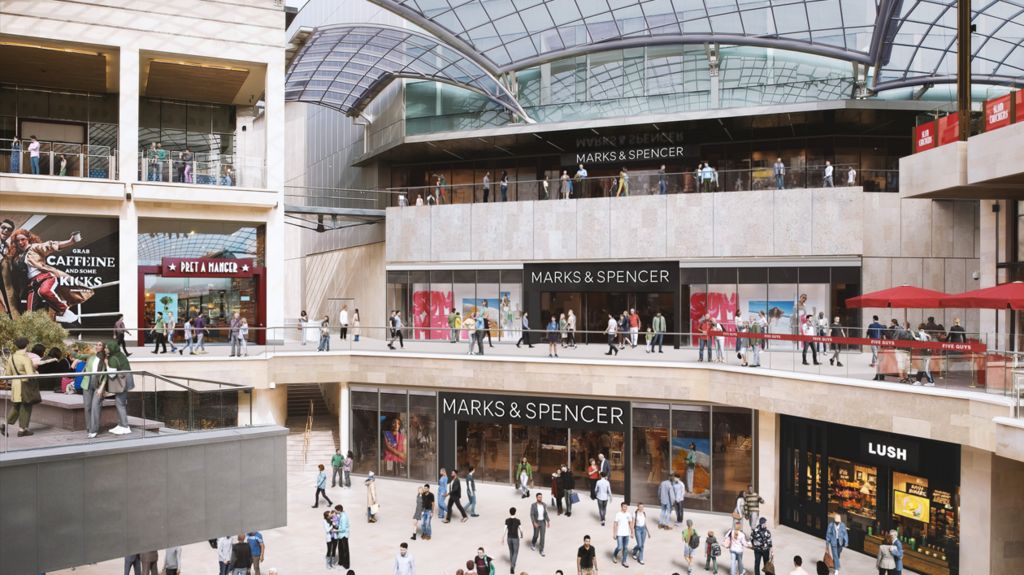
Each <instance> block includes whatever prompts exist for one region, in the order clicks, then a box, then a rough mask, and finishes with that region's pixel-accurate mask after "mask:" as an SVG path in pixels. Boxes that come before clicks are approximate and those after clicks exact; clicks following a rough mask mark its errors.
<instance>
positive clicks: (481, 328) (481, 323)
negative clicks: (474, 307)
mask: <svg viewBox="0 0 1024 575" xmlns="http://www.w3.org/2000/svg"><path fill="white" fill-rule="evenodd" d="M475 322H476V324H475V325H474V326H473V327H474V328H475V329H476V346H477V350H478V352H479V355H483V354H484V337H486V335H487V320H486V319H484V314H483V312H479V311H478V312H476V318H475ZM491 347H494V346H493V345H492V346H491Z"/></svg>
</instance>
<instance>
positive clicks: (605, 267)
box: [523, 262, 679, 292]
mask: <svg viewBox="0 0 1024 575" xmlns="http://www.w3.org/2000/svg"><path fill="white" fill-rule="evenodd" d="M523 273H524V275H525V283H526V284H527V285H528V286H529V289H533V290H540V291H622V290H635V291H646V292H674V291H675V290H676V289H677V288H678V284H679V263H678V262H630V263H625V264H623V263H615V262H612V263H583V264H527V265H524V266H523Z"/></svg>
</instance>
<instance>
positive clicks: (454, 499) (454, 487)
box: [444, 469, 469, 523]
mask: <svg viewBox="0 0 1024 575" xmlns="http://www.w3.org/2000/svg"><path fill="white" fill-rule="evenodd" d="M460 499H462V481H461V480H459V470H458V469H452V473H451V478H450V479H449V481H448V513H446V514H445V519H444V522H445V523H451V522H452V506H453V505H454V506H455V507H458V509H459V513H461V514H462V522H463V523H465V522H466V521H467V520H468V519H469V518H468V517H466V510H465V509H463V508H462V501H460Z"/></svg>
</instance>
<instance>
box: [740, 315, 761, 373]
mask: <svg viewBox="0 0 1024 575" xmlns="http://www.w3.org/2000/svg"><path fill="white" fill-rule="evenodd" d="M747 331H748V332H749V334H750V336H749V337H748V339H747V353H749V354H750V357H748V358H745V362H746V364H747V365H748V366H750V367H761V344H762V342H763V341H764V340H763V339H762V338H760V337H758V336H759V335H761V334H762V333H764V327H763V326H762V324H761V320H760V318H759V317H758V316H757V315H756V314H750V321H749V322H748V323H747Z"/></svg>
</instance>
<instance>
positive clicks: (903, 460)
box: [860, 433, 920, 471]
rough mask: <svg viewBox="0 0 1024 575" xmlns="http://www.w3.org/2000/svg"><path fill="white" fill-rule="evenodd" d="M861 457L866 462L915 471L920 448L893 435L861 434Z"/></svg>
mask: <svg viewBox="0 0 1024 575" xmlns="http://www.w3.org/2000/svg"><path fill="white" fill-rule="evenodd" d="M860 455H861V458H863V459H864V461H865V462H871V463H875V464H881V465H886V466H890V467H896V468H899V469H904V470H910V471H913V470H915V469H917V464H918V460H919V458H920V446H918V444H917V443H916V442H914V441H907V440H905V439H901V438H899V437H896V436H894V435H891V434H885V435H882V434H877V433H861V434H860Z"/></svg>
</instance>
